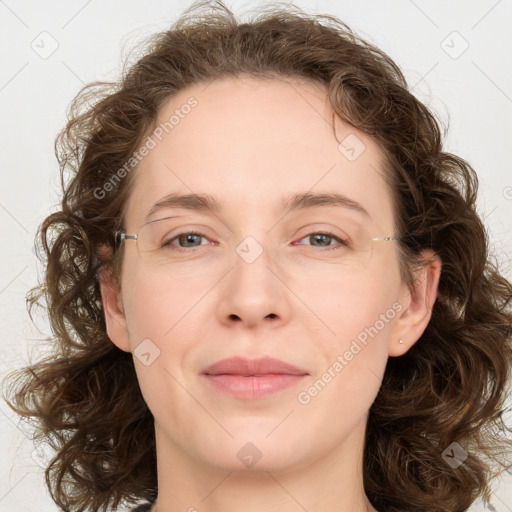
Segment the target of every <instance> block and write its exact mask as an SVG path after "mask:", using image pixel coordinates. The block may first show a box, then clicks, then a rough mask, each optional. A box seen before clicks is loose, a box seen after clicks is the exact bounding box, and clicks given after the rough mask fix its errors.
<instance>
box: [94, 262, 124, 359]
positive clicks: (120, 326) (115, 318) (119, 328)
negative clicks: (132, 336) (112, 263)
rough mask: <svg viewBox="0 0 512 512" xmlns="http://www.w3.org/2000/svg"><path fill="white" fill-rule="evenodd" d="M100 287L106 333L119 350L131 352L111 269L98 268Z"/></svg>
mask: <svg viewBox="0 0 512 512" xmlns="http://www.w3.org/2000/svg"><path fill="white" fill-rule="evenodd" d="M99 274H100V289H101V301H102V304H103V311H104V312H105V324H106V327H107V335H108V337H109V338H110V340H111V341H112V343H114V345H116V346H117V347H118V348H120V349H121V350H124V351H125V352H131V348H130V340H129V337H128V329H127V326H126V317H125V313H124V307H123V301H122V296H121V289H120V286H119V285H118V284H117V283H115V282H114V279H113V278H112V269H107V268H101V269H100V272H99Z"/></svg>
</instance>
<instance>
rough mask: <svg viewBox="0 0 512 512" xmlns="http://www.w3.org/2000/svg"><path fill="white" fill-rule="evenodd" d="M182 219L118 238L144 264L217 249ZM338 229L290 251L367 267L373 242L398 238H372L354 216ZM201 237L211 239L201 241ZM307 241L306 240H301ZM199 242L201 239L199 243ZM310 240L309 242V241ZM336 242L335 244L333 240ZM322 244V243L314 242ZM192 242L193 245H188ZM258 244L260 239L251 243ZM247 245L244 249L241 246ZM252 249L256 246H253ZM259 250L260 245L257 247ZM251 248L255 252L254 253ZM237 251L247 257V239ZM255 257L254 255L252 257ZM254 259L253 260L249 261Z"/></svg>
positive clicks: (311, 234) (312, 235) (313, 234)
mask: <svg viewBox="0 0 512 512" xmlns="http://www.w3.org/2000/svg"><path fill="white" fill-rule="evenodd" d="M179 222H182V221H180V219H179V218H176V217H166V218H163V219H156V220H151V221H149V222H147V223H146V224H144V225H142V226H141V227H140V229H139V230H138V231H137V232H136V233H135V234H133V235H130V234H127V233H126V232H125V231H124V230H120V231H118V232H117V233H116V240H120V241H121V242H123V241H128V240H135V242H136V244H137V250H138V253H139V255H140V257H141V259H142V261H143V263H144V264H145V265H148V266H150V267H159V266H163V265H166V264H169V263H178V262H184V261H187V260H189V259H191V258H192V257H193V258H194V259H195V258H197V257H198V256H199V255H200V254H206V253H207V252H208V251H212V250H217V246H218V243H216V242H212V241H211V240H210V238H209V237H208V236H207V235H205V234H204V233H203V232H202V231H199V230H195V229H191V228H180V227H179ZM336 227H337V229H335V230H334V229H333V230H331V229H329V230H323V229H318V230H313V229H310V230H309V231H304V230H303V233H301V234H300V235H298V236H296V237H295V239H294V242H293V243H292V247H290V248H289V250H290V251H297V252H298V253H300V255H301V256H302V257H305V258H307V257H311V258H316V259H317V260H324V261H326V262H329V263H339V264H340V265H347V266H349V267H350V268H353V269H357V270H364V269H365V268H367V267H368V264H369V262H370V261H371V258H372V254H373V252H374V242H380V241H382V242H391V241H395V240H399V238H397V237H391V236H385V237H373V236H372V235H371V234H370V232H369V231H368V230H367V228H365V227H363V226H361V225H360V224H357V223H355V222H354V221H353V220H351V219H345V220H343V219H340V221H339V222H336ZM201 239H205V240H208V242H207V243H201ZM303 241H306V243H300V242H303ZM196 242H199V243H198V244H197V245H196ZM307 242H309V243H307ZM333 242H334V243H333ZM317 243H319V244H320V245H315V244H317ZM188 244H190V245H188ZM252 244H257V242H254V241H253V242H252ZM241 246H242V247H243V248H245V251H244V250H243V249H241V248H240V247H241ZM249 249H253V246H251V247H250V248H249ZM255 251H256V252H257V251H259V252H261V248H258V247H256V250H255ZM255 251H252V255H254V254H255ZM236 252H237V253H238V254H239V255H240V256H241V257H242V258H244V259H246V261H248V260H247V254H248V253H250V252H251V251H250V250H248V249H247V244H244V240H242V241H241V243H240V244H239V246H238V247H237V248H236ZM253 260H254V258H253ZM248 262H252V261H248Z"/></svg>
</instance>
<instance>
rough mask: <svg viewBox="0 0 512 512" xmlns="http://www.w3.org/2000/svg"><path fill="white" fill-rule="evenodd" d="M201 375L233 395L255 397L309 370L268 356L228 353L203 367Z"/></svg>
mask: <svg viewBox="0 0 512 512" xmlns="http://www.w3.org/2000/svg"><path fill="white" fill-rule="evenodd" d="M202 375H203V376H204V378H205V379H206V380H207V381H208V383H209V384H210V385H211V386H213V388H215V389H216V390H217V391H220V392H223V393H226V394H229V395H231V396H234V397H236V398H245V399H255V398H262V397H265V396H268V395H272V394H274V393H277V392H279V391H282V390H284V389H287V388H290V387H292V386H295V385H297V384H298V383H299V382H301V381H302V380H303V379H304V378H305V377H306V376H307V375H309V373H308V372H307V371H305V370H303V369H301V368H297V367H296V366H293V365H291V364H288V363H286V362H284V361H281V360H279V359H274V358H270V357H263V358H259V359H246V358H242V357H231V358H229V359H223V360H222V361H218V362H217V363H215V364H213V365H210V366H209V367H207V368H205V369H204V370H203V372H202Z"/></svg>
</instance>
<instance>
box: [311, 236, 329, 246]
mask: <svg viewBox="0 0 512 512" xmlns="http://www.w3.org/2000/svg"><path fill="white" fill-rule="evenodd" d="M313 237H314V238H315V239H316V240H318V239H319V238H323V240H324V242H325V239H328V240H327V243H324V244H322V245H323V246H328V245H329V242H330V238H331V237H330V236H329V235H313ZM320 241H321V240H320Z"/></svg>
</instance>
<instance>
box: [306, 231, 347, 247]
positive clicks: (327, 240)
mask: <svg viewBox="0 0 512 512" xmlns="http://www.w3.org/2000/svg"><path fill="white" fill-rule="evenodd" d="M305 239H310V241H314V243H317V242H318V243H319V244H320V245H318V246H315V245H313V247H328V249H327V250H328V251H331V250H335V249H340V248H341V247H346V246H347V245H348V243H347V242H346V241H345V240H343V239H342V238H340V237H338V236H336V235H335V234H334V233H330V232H324V231H319V232H313V233H309V234H308V235H306V236H305V237H304V238H301V240H299V242H300V241H302V240H305ZM332 241H335V242H338V243H339V244H341V247H340V246H339V245H338V246H336V245H334V246H332V244H331V242H332ZM300 245H303V244H300Z"/></svg>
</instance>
